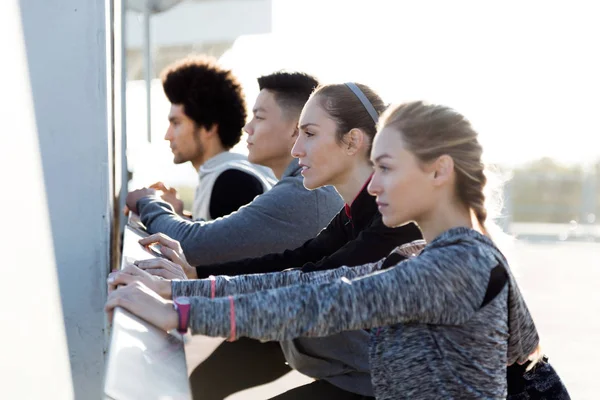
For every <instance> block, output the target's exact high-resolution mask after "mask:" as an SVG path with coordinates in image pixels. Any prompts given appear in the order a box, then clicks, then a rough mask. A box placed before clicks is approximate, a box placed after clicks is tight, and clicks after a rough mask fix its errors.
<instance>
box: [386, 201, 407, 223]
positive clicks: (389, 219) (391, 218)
mask: <svg viewBox="0 0 600 400" xmlns="http://www.w3.org/2000/svg"><path fill="white" fill-rule="evenodd" d="M388 207H389V206H388ZM381 220H382V221H383V224H384V225H385V226H387V227H388V228H396V227H398V226H400V225H404V224H405V223H406V222H403V221H401V220H400V219H399V218H394V216H392V215H385V214H381Z"/></svg>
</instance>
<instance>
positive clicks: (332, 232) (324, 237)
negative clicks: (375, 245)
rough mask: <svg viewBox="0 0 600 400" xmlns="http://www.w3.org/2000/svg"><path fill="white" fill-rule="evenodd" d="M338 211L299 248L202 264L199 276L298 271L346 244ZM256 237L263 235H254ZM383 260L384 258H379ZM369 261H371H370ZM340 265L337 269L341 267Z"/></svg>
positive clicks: (198, 268)
mask: <svg viewBox="0 0 600 400" xmlns="http://www.w3.org/2000/svg"><path fill="white" fill-rule="evenodd" d="M341 218H342V217H341V212H340V213H338V214H337V215H336V216H335V217H334V218H333V219H332V220H331V222H330V223H329V225H327V227H326V228H325V229H323V230H322V231H321V232H319V234H318V235H317V236H316V237H315V238H313V239H310V240H308V241H306V242H305V243H304V244H303V245H302V246H300V247H298V248H296V249H294V250H285V251H283V252H282V253H272V254H266V255H263V256H262V257H256V258H244V259H241V260H237V261H230V262H226V263H218V264H212V265H203V266H199V267H197V268H196V272H197V274H198V277H199V278H201V277H207V276H210V275H229V276H235V275H242V274H261V273H269V272H279V271H283V270H285V269H288V268H300V267H302V266H303V265H304V264H306V263H308V262H311V261H318V260H321V259H323V258H326V257H327V256H328V255H330V254H332V253H334V252H336V251H337V250H338V249H340V248H341V247H343V246H344V244H345V243H346V235H345V233H344V231H343V227H342V226H341V222H340V221H341ZM255 235H259V236H260V235H262V231H261V232H260V233H255ZM382 257H383V256H382ZM369 261H371V260H369ZM342 265H344V263H343V262H342V263H340V264H338V265H337V266H338V267H339V266H342Z"/></svg>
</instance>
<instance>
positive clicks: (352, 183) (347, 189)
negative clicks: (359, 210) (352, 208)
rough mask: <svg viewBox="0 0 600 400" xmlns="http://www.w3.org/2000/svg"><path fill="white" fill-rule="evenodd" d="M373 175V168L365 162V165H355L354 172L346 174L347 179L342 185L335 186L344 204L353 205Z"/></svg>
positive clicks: (336, 184) (335, 184)
mask: <svg viewBox="0 0 600 400" xmlns="http://www.w3.org/2000/svg"><path fill="white" fill-rule="evenodd" d="M372 174H373V167H372V166H371V165H370V164H368V163H367V162H366V161H365V162H364V163H360V164H359V165H355V166H354V168H352V170H350V171H348V173H347V174H346V176H347V179H345V180H344V181H343V182H340V183H334V184H333V186H334V187H335V190H337V192H338V193H339V194H340V196H342V199H344V202H345V203H346V204H348V205H351V204H352V202H353V201H354V199H355V198H356V196H358V194H359V193H360V191H361V190H362V188H363V187H364V186H365V183H366V182H367V179H369V177H370V176H371V175H372Z"/></svg>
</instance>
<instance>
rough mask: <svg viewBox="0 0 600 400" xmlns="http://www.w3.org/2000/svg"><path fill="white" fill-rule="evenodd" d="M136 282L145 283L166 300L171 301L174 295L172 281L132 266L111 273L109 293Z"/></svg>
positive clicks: (108, 282) (107, 281) (108, 281)
mask: <svg viewBox="0 0 600 400" xmlns="http://www.w3.org/2000/svg"><path fill="white" fill-rule="evenodd" d="M134 282H141V283H143V284H144V285H145V286H147V287H148V288H149V289H151V290H153V291H154V292H156V293H158V294H159V295H160V296H161V297H163V298H165V299H170V298H171V297H172V295H173V293H172V290H171V281H170V280H168V279H164V278H161V277H160V276H154V275H152V274H149V273H148V272H146V271H144V270H142V269H140V268H138V267H136V266H135V265H131V264H129V265H126V266H125V267H124V268H122V269H121V270H119V271H114V272H111V273H110V274H109V275H108V279H107V280H106V283H107V285H108V293H109V294H110V293H112V292H114V291H115V290H117V289H118V287H119V286H127V285H130V284H132V283H134Z"/></svg>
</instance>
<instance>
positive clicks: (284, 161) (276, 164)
mask: <svg viewBox="0 0 600 400" xmlns="http://www.w3.org/2000/svg"><path fill="white" fill-rule="evenodd" d="M293 159H294V157H292V156H291V154H290V155H288V156H284V157H281V158H278V159H277V160H273V161H269V162H268V163H265V164H264V166H265V167H267V168H271V170H272V171H273V174H275V177H276V178H277V180H281V177H282V176H283V173H284V172H285V170H286V169H287V167H288V165H290V163H291V162H292V160H293Z"/></svg>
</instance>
